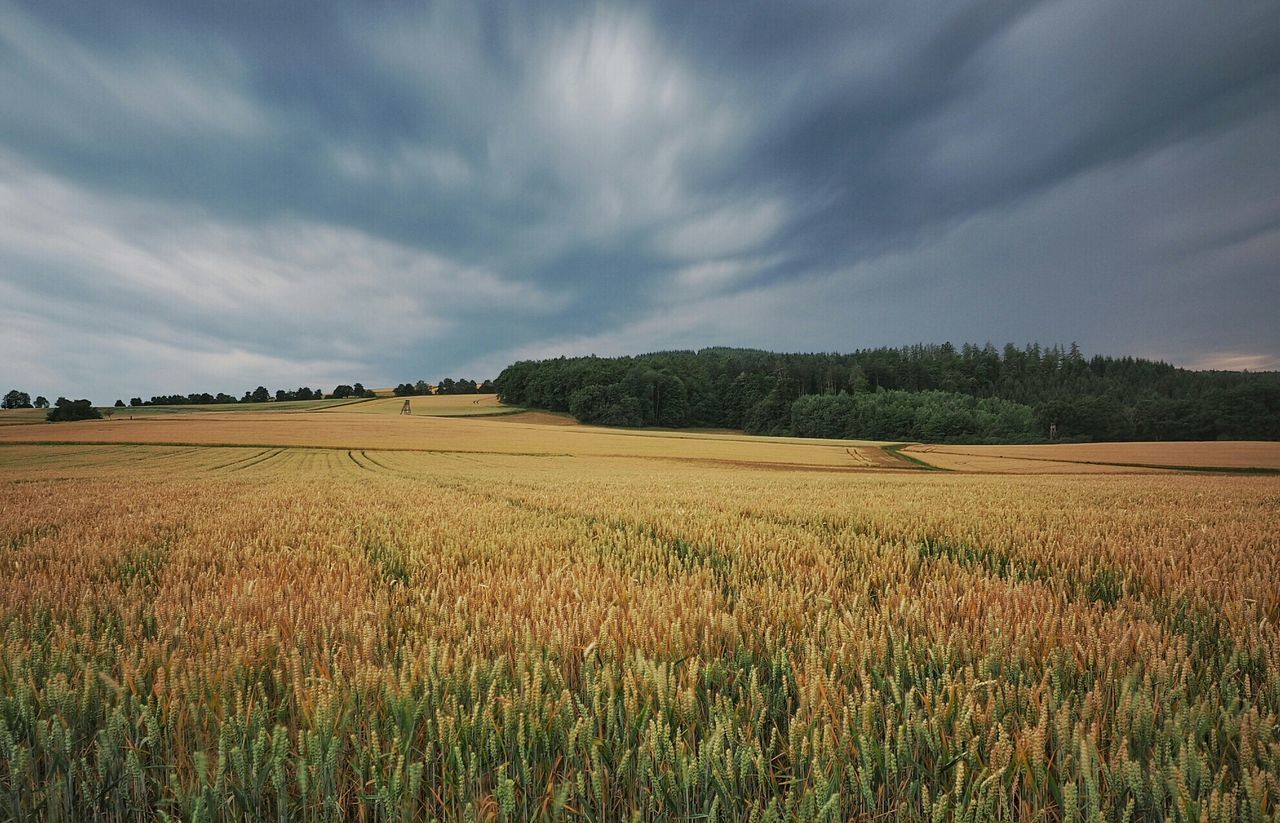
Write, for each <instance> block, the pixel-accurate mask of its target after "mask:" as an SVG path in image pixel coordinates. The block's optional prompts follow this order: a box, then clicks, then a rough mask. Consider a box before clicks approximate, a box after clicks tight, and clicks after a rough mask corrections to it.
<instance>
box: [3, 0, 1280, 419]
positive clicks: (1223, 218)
mask: <svg viewBox="0 0 1280 823" xmlns="http://www.w3.org/2000/svg"><path fill="white" fill-rule="evenodd" d="M1277 44H1280V5H1277V4H1276V3H1275V2H1274V0H1262V1H1261V2H1250V1H1249V0H1232V1H1231V2H1228V3H1206V2H1203V0H1192V1H1191V2H1182V1H1181V0H1162V2H1159V3H1125V2H1114V0H1103V1H1102V2H1092V0H1072V2H1041V3H1028V2H979V3H958V2H954V0H940V1H939V2H918V3H917V2H912V3H898V2H886V3H876V4H861V3H852V2H844V0H837V2H831V3H819V2H808V0H802V1H801V2H795V3H778V2H767V3H759V4H755V3H748V2H742V1H741V0H735V2H726V3H690V2H687V0H677V2H672V3H670V4H663V3H627V4H622V3H601V4H590V3H579V2H575V3H567V4H562V5H558V4H554V3H551V2H538V3H536V4H534V3H514V4H511V5H498V4H490V3H474V2H460V3H457V4H431V3H423V2H413V3H395V2H378V3H363V2H362V3H355V2H352V3H345V4H324V3H313V2H272V3H260V2H216V3H214V2H210V3H200V4H189V3H183V2H174V0H156V2H133V1H132V0H113V2H111V3H84V2H81V1H80V0H74V2H61V1H60V0H41V2H28V3H13V2H8V0H0V383H2V384H3V386H0V390H7V389H8V388H9V387H10V386H11V385H12V386H15V387H18V388H21V389H24V390H27V391H29V392H31V393H32V394H33V395H34V394H36V393H42V394H47V395H49V396H51V397H52V396H54V395H57V394H65V395H71V396H81V395H87V396H89V397H91V398H93V399H95V400H96V401H99V402H103V401H111V400H114V399H115V398H116V397H124V398H128V397H129V396H132V395H136V394H141V395H149V394H152V393H160V392H164V393H169V392H190V391H197V390H199V391H205V390H207V391H229V392H236V393H240V392H243V391H244V389H246V388H251V387H252V386H255V385H257V384H259V383H262V384H265V385H267V386H269V387H271V388H275V387H277V386H289V387H293V386H297V385H300V384H305V385H324V386H326V387H331V386H332V385H333V384H334V383H336V382H351V381H355V380H361V381H364V382H365V383H366V384H369V385H389V384H394V383H396V382H399V381H401V380H406V379H417V378H420V377H421V378H426V379H428V380H434V379H437V378H440V377H444V376H447V375H454V376H458V375H468V376H472V377H475V378H483V377H490V376H495V375H496V374H497V372H498V371H499V370H500V369H501V368H502V367H503V366H504V365H506V364H507V363H509V362H511V361H513V360H515V359H520V358H527V357H542V356H551V355H558V354H585V353H591V352H595V353H598V354H602V355H603V354H621V353H633V352H640V351H651V350H655V349H664V348H698V347H702V346H707V345H737V346H754V347H761V348H770V349H777V350H804V351H810V350H841V351H847V350H852V349H855V348H862V347H869V346H879V345H900V344H907V343H913V342H919V341H932V342H941V341H944V340H951V341H953V342H955V343H960V342H963V341H973V342H978V343H982V342H986V341H988V340H990V341H992V342H995V343H996V344H997V345H1000V344H1003V343H1004V342H1006V341H1014V342H1017V343H1019V344H1021V343H1024V342H1027V341H1030V340H1039V341H1042V342H1045V343H1059V342H1060V343H1068V342H1070V341H1072V340H1077V341H1079V342H1080V343H1081V345H1082V346H1083V347H1084V348H1085V350H1086V352H1087V353H1095V352H1103V353H1117V354H1135V355H1142V356H1148V357H1156V358H1161V359H1165V360H1168V361H1171V362H1175V363H1178V364H1180V365H1187V366H1192V367H1222V368H1251V369H1258V368H1273V369H1274V368H1280V319H1278V316H1280V45H1277Z"/></svg>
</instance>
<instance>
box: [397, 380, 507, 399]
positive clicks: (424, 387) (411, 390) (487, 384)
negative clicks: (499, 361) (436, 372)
mask: <svg viewBox="0 0 1280 823" xmlns="http://www.w3.org/2000/svg"><path fill="white" fill-rule="evenodd" d="M495 391H496V389H495V388H494V384H493V381H492V380H486V381H484V382H483V383H476V381H474V380H467V379H465V378H462V379H458V380H454V379H453V378H452V377H446V378H445V379H443V380H441V381H440V382H439V383H438V384H437V385H436V386H434V387H433V386H431V384H429V383H427V381H425V380H419V381H418V382H416V383H401V384H400V385H398V386H396V387H395V388H394V389H392V392H393V393H394V394H395V396H396V397H427V396H430V395H433V394H493V393H494V392H495Z"/></svg>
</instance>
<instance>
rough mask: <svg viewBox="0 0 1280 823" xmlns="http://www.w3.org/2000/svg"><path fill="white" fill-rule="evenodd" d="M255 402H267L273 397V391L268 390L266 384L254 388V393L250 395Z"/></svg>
mask: <svg viewBox="0 0 1280 823" xmlns="http://www.w3.org/2000/svg"><path fill="white" fill-rule="evenodd" d="M249 397H250V399H251V400H252V402H254V403H266V402H267V401H269V400H270V399H271V392H269V391H267V387H266V386H259V387H258V388H256V389H254V390H253V394H251V395H249Z"/></svg>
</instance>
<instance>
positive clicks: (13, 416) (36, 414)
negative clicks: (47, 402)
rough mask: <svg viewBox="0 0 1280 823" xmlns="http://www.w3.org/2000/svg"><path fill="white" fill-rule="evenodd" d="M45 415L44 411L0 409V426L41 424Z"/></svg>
mask: <svg viewBox="0 0 1280 823" xmlns="http://www.w3.org/2000/svg"><path fill="white" fill-rule="evenodd" d="M47 413H48V412H47V411H46V410H45V409H0V426H21V425H25V424H27V423H43V422H45V415H46V414H47Z"/></svg>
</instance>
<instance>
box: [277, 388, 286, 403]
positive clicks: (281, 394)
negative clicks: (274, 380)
mask: <svg viewBox="0 0 1280 823" xmlns="http://www.w3.org/2000/svg"><path fill="white" fill-rule="evenodd" d="M288 399H289V393H288V392H287V391H285V390H284V389H276V402H277V403H283V402H284V401H285V400H288Z"/></svg>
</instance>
